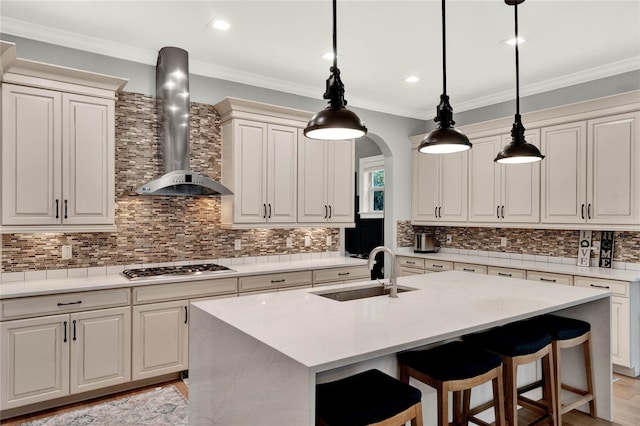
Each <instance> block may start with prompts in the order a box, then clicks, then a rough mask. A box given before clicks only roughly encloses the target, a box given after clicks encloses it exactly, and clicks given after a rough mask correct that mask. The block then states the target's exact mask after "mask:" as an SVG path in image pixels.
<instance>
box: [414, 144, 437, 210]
mask: <svg viewBox="0 0 640 426" xmlns="http://www.w3.org/2000/svg"><path fill="white" fill-rule="evenodd" d="M411 155H412V156H413V161H412V165H413V167H412V180H411V190H412V193H413V196H412V197H411V219H412V220H413V221H414V222H433V221H435V220H437V216H438V214H437V210H436V209H437V208H438V206H439V204H440V202H439V199H438V196H439V194H438V188H439V185H440V178H439V176H440V162H439V160H438V156H437V155H434V154H423V153H421V152H419V151H417V150H416V151H413V152H412V154H411Z"/></svg>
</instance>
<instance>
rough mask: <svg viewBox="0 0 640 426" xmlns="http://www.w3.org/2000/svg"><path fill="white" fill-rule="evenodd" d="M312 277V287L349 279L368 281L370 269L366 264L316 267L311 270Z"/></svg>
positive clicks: (344, 281)
mask: <svg viewBox="0 0 640 426" xmlns="http://www.w3.org/2000/svg"><path fill="white" fill-rule="evenodd" d="M312 279H313V286H314V287H318V286H322V285H331V284H342V283H346V282H349V281H369V280H370V279H371V271H370V270H369V268H368V267H367V266H366V265H363V266H347V267H342V268H328V269H318V270H315V271H313V275H312Z"/></svg>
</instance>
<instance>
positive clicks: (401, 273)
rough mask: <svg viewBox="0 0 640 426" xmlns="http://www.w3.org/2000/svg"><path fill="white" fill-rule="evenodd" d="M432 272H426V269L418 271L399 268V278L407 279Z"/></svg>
mask: <svg viewBox="0 0 640 426" xmlns="http://www.w3.org/2000/svg"><path fill="white" fill-rule="evenodd" d="M430 272H432V271H425V270H424V269H416V268H407V267H404V266H401V267H399V268H398V276H399V277H406V276H409V275H422V274H427V273H430Z"/></svg>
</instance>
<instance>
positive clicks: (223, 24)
mask: <svg viewBox="0 0 640 426" xmlns="http://www.w3.org/2000/svg"><path fill="white" fill-rule="evenodd" d="M209 26H210V27H211V28H215V29H216V30H220V31H227V30H228V29H229V27H231V24H230V23H228V22H227V21H223V20H222V19H214V20H213V21H211V23H210V24H209Z"/></svg>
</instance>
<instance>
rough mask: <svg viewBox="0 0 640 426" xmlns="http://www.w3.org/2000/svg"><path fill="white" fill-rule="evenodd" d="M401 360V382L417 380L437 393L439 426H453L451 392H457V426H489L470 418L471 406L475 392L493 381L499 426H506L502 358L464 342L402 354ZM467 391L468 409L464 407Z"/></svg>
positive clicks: (454, 395) (454, 418) (495, 408)
mask: <svg viewBox="0 0 640 426" xmlns="http://www.w3.org/2000/svg"><path fill="white" fill-rule="evenodd" d="M397 357H398V365H399V367H400V381H401V382H403V383H409V378H410V377H413V378H414V379H416V380H419V381H421V382H423V383H425V384H427V385H429V386H431V387H432V388H435V389H436V390H437V395H438V425H440V426H446V425H448V424H449V392H453V423H454V424H457V425H462V424H467V421H471V422H473V423H476V424H481V425H486V423H485V422H481V421H480V420H478V419H476V418H475V417H474V416H473V415H470V414H469V411H470V410H469V403H470V400H471V389H472V388H474V387H476V386H479V385H481V384H483V383H486V382H488V381H491V382H492V384H493V402H492V405H493V406H494V410H495V416H496V422H495V425H496V426H505V411H504V389H503V384H502V359H501V357H500V355H498V354H495V353H492V352H489V351H485V350H483V349H478V348H475V347H473V346H471V345H469V344H466V343H464V342H450V343H446V344H444V345H441V346H436V347H435V348H433V349H427V350H424V351H411V352H402V353H399V354H398V355H397ZM463 391H464V408H463V407H462V406H461V400H462V397H463ZM487 408H488V407H487ZM481 411H482V410H481ZM478 412H480V411H478Z"/></svg>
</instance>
